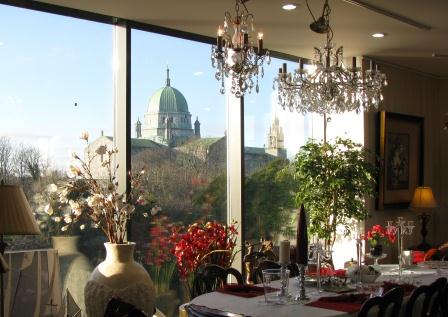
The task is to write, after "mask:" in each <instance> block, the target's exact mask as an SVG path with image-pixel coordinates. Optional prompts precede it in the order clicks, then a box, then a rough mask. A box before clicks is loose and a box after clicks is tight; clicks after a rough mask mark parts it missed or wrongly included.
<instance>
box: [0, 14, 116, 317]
mask: <svg viewBox="0 0 448 317" xmlns="http://www.w3.org/2000/svg"><path fill="white" fill-rule="evenodd" d="M0 21H1V22H0V70H1V74H2V78H3V80H2V81H1V85H0V113H1V117H0V166H1V168H0V179H2V180H4V181H5V182H6V183H9V184H20V185H22V186H23V189H24V192H25V194H26V197H27V198H28V201H29V202H30V205H31V208H32V211H33V212H34V213H35V215H36V218H37V220H38V224H39V226H40V230H41V235H40V236H35V237H33V236H14V237H7V241H8V242H9V244H10V246H9V248H8V250H23V249H42V248H45V247H50V246H52V240H54V241H53V243H56V244H57V245H56V244H54V245H53V246H54V247H55V248H60V240H61V239H63V238H59V236H63V237H67V236H78V238H73V239H72V241H75V240H78V244H77V245H76V244H72V246H77V247H79V248H78V249H76V250H74V249H70V250H68V249H63V248H61V249H59V250H58V251H59V255H60V263H61V282H62V287H63V289H64V290H65V289H66V288H69V289H70V292H71V293H72V295H73V297H74V298H75V300H76V302H77V303H78V304H79V305H81V306H83V302H84V296H83V288H84V284H85V282H86V281H87V279H88V276H89V274H90V269H91V268H93V267H95V266H96V265H97V264H98V263H99V262H100V261H101V260H102V258H103V256H104V252H103V250H104V248H103V246H102V243H103V242H104V238H103V235H102V234H101V232H99V231H98V230H97V229H95V228H91V227H90V226H86V227H85V228H84V227H83V228H84V230H80V228H79V226H72V227H71V229H67V230H64V229H63V228H64V226H65V225H66V224H67V223H68V221H69V219H68V218H66V220H65V219H64V218H65V217H64V215H65V214H66V211H65V210H59V209H58V208H56V207H55V208H54V209H53V208H50V207H49V205H50V202H51V201H52V196H53V197H54V195H57V193H56V191H57V186H58V184H59V183H60V182H61V181H64V180H66V179H67V172H68V170H69V169H68V167H69V165H70V164H71V163H72V161H73V159H72V153H73V152H76V153H78V155H79V156H80V157H84V151H85V148H86V143H85V142H84V141H82V140H80V135H81V134H82V132H83V131H87V132H88V133H89V134H90V139H91V141H94V140H96V139H97V138H100V137H101V135H104V136H109V137H112V131H113V72H112V34H113V28H112V26H110V25H104V24H99V23H94V22H88V21H84V20H80V19H73V18H67V17H62V16H58V15H53V14H47V13H41V12H37V11H31V10H25V9H19V8H14V7H10V6H4V5H2V6H0ZM87 35H88V36H87ZM67 214H69V212H67ZM66 228H67V227H66ZM55 237H56V238H55ZM53 238H55V239H53ZM62 244H65V245H66V246H68V245H67V244H66V242H62ZM75 263H78V264H79V265H81V266H79V265H78V264H77V265H78V266H77V267H76V269H75V271H73V270H71V269H70V267H73V265H74V264H75ZM71 274H72V275H71ZM71 282H75V283H71ZM16 309H20V307H18V308H16ZM15 313H16V314H18V315H20V312H18V311H15Z"/></svg>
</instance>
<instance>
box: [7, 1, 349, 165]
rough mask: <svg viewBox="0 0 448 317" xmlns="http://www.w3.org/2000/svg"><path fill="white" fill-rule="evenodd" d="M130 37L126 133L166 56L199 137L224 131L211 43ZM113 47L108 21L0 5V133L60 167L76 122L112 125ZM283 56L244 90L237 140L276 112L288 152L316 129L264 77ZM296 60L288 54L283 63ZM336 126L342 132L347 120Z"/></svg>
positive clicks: (74, 147) (258, 137) (259, 136)
mask: <svg viewBox="0 0 448 317" xmlns="http://www.w3.org/2000/svg"><path fill="white" fill-rule="evenodd" d="M131 39H132V42H131V47H132V55H131V58H132V67H131V71H132V72H131V74H132V77H131V80H132V86H131V91H132V93H131V105H132V109H131V120H132V123H133V126H132V136H135V132H134V130H135V128H134V123H135V122H136V121H137V118H140V120H142V119H143V116H144V113H145V112H146V109H147V107H148V101H149V99H150V97H151V95H152V94H153V93H154V92H155V91H156V90H157V89H159V88H160V87H163V86H165V81H166V67H167V66H168V67H169V68H170V78H171V86H172V87H175V88H177V89H178V90H179V91H181V92H182V93H183V94H184V96H185V98H186V100H187V103H188V106H189V111H190V113H191V115H192V121H193V122H194V120H195V119H196V116H197V117H198V118H199V121H200V122H201V135H202V137H221V136H223V135H224V134H225V130H226V105H225V100H226V99H225V96H224V95H221V94H220V93H219V89H220V82H219V81H217V80H216V79H215V78H214V69H213V68H212V66H211V60H210V52H211V45H208V44H203V43H197V42H193V41H189V40H183V39H179V38H173V37H168V36H164V35H159V34H153V33H149V32H143V31H139V30H133V31H132V33H131ZM112 55H113V27H112V26H111V25H107V24H101V23H96V22H91V21H85V20H81V19H74V18H68V17H63V16H58V15H54V14H48V13H42V12H37V11H32V10H26V9H21V8H15V7H11V6H7V5H0V73H1V74H2V79H3V80H2V81H1V84H0V113H2V117H1V118H0V136H8V137H10V139H11V141H13V142H14V143H15V144H18V143H24V144H31V145H34V146H37V147H38V148H39V149H40V151H41V152H42V153H43V155H44V158H45V159H48V160H49V162H50V163H51V164H52V165H54V166H57V167H59V168H63V167H66V166H68V165H69V164H70V162H71V154H72V152H77V153H82V151H83V148H84V146H85V143H83V141H81V140H80V139H79V136H80V135H81V133H82V132H83V131H88V132H89V134H90V136H91V139H92V140H93V139H95V138H96V137H98V136H99V135H100V134H101V131H103V132H104V134H105V135H112V134H113V113H114V112H113V67H112ZM282 62H283V61H281V60H278V59H273V60H272V62H271V65H265V75H264V78H260V79H259V80H260V93H258V94H256V93H255V92H252V94H250V95H249V94H248V95H246V97H245V145H246V146H256V147H263V146H264V145H265V144H266V142H267V141H266V138H267V132H268V130H269V126H270V124H271V122H272V120H273V118H274V116H277V117H278V118H279V119H280V125H281V126H282V127H283V129H284V132H285V145H286V148H287V150H288V156H289V157H292V156H293V155H294V154H295V152H297V150H298V148H299V147H300V145H302V144H303V143H304V141H305V138H306V137H312V136H314V137H317V138H319V137H321V136H320V135H321V132H319V131H321V130H322V129H321V125H322V119H321V118H319V117H318V116H315V115H309V116H307V117H306V118H305V117H303V116H302V115H300V114H298V113H295V112H292V113H291V112H289V111H288V110H286V111H285V110H283V109H282V108H281V107H280V106H279V105H278V104H277V102H276V101H277V92H276V91H275V90H273V88H272V86H273V79H274V78H275V76H276V75H277V72H278V68H279V67H281V63H282ZM296 66H297V65H294V64H293V63H288V68H289V69H293V68H294V67H296ZM75 104H76V105H75ZM5 114H6V115H5ZM341 129H342V130H341V131H342V132H341V133H346V132H344V129H346V127H344V126H343V125H342V128H341ZM335 131H336V130H335ZM338 133H340V131H339V130H338Z"/></svg>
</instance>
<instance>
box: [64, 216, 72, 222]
mask: <svg viewBox="0 0 448 317" xmlns="http://www.w3.org/2000/svg"><path fill="white" fill-rule="evenodd" d="M64 222H65V223H71V222H72V217H70V215H67V216H65V217H64Z"/></svg>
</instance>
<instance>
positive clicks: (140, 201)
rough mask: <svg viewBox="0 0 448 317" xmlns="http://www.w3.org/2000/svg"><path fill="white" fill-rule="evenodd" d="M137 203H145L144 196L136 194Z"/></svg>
mask: <svg viewBox="0 0 448 317" xmlns="http://www.w3.org/2000/svg"><path fill="white" fill-rule="evenodd" d="M137 204H139V205H146V199H145V197H143V196H142V195H140V196H138V199H137Z"/></svg>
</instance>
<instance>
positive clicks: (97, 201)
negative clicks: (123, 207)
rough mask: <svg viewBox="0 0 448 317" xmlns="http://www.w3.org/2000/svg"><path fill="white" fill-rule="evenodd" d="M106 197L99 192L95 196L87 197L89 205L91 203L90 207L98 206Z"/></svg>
mask: <svg viewBox="0 0 448 317" xmlns="http://www.w3.org/2000/svg"><path fill="white" fill-rule="evenodd" d="M103 199H104V196H103V195H99V194H95V195H93V196H89V197H88V198H87V205H89V207H95V206H98V205H100V204H101V203H102V201H103Z"/></svg>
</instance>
